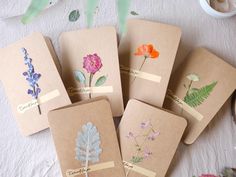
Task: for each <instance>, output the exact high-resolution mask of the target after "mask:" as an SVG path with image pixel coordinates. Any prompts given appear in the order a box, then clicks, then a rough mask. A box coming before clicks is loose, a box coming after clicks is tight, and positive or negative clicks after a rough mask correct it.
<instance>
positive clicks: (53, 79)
mask: <svg viewBox="0 0 236 177" xmlns="http://www.w3.org/2000/svg"><path fill="white" fill-rule="evenodd" d="M0 58H1V66H0V80H1V81H2V83H3V87H4V89H5V92H6V95H7V98H8V100H9V104H10V106H11V109H12V112H13V115H14V117H15V119H16V121H17V123H18V125H19V128H20V131H21V132H22V133H23V135H31V134H34V133H36V132H39V131H41V130H43V129H46V128H48V127H49V125H48V119H47V113H48V111H49V110H52V109H55V108H58V107H61V106H65V105H68V104H70V103H71V101H70V99H69V97H68V95H67V92H66V90H65V87H64V85H63V82H62V80H61V78H60V75H59V73H58V62H56V61H57V60H56V54H55V52H54V51H53V47H52V45H51V43H50V40H49V39H48V38H45V37H44V36H43V35H42V34H40V33H33V34H32V35H30V36H28V37H25V38H24V39H22V40H20V41H18V42H16V43H14V44H12V45H9V46H8V47H5V48H3V49H1V51H0Z"/></svg>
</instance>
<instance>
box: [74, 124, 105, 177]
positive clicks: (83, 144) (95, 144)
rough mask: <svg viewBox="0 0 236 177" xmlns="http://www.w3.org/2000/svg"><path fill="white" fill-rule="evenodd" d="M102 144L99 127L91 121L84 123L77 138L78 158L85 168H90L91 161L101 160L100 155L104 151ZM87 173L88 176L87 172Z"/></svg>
mask: <svg viewBox="0 0 236 177" xmlns="http://www.w3.org/2000/svg"><path fill="white" fill-rule="evenodd" d="M100 145H101V140H100V135H99V132H98V130H97V128H96V127H95V126H94V125H93V124H92V123H91V122H88V123H87V124H84V125H83V127H82V131H81V132H79V133H78V136H77V139H76V159H77V160H79V161H80V162H81V164H82V165H83V166H85V169H87V168H88V166H89V162H92V163H96V162H99V155H100V154H101V152H102V149H101V148H100ZM85 175H86V176H88V174H87V173H86V174H85Z"/></svg>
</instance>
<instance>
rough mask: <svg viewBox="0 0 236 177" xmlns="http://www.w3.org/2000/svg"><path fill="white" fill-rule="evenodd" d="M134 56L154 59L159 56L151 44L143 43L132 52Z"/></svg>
mask: <svg viewBox="0 0 236 177" xmlns="http://www.w3.org/2000/svg"><path fill="white" fill-rule="evenodd" d="M134 55H136V56H144V57H145V58H152V59H156V58H158V56H159V52H158V51H157V50H156V49H154V47H153V45H152V44H143V45H142V46H140V47H139V48H137V50H136V52H135V53H134Z"/></svg>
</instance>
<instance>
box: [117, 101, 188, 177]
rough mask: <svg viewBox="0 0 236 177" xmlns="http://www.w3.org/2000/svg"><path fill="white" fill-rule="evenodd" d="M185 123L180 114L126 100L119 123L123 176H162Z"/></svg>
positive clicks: (174, 150)
mask: <svg viewBox="0 0 236 177" xmlns="http://www.w3.org/2000/svg"><path fill="white" fill-rule="evenodd" d="M186 126H187V122H186V120H185V119H184V118H182V117H179V116H177V115H174V114H171V113H168V112H166V111H164V110H161V109H157V108H155V107H152V106H150V105H147V104H145V103H142V102H140V101H137V100H130V101H129V102H128V105H127V107H126V109H125V112H124V115H123V117H122V119H121V123H120V126H119V140H120V147H121V153H122V158H123V163H124V167H125V170H126V176H128V177H164V176H165V174H166V172H167V169H168V168H169V165H170V163H171V161H172V158H173V156H174V154H175V152H176V149H177V147H178V144H179V142H180V140H181V137H182V135H183V133H184V130H185V128H186Z"/></svg>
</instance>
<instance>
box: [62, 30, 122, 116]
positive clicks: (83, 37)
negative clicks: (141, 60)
mask: <svg viewBox="0 0 236 177" xmlns="http://www.w3.org/2000/svg"><path fill="white" fill-rule="evenodd" d="M60 48H61V56H62V77H63V80H64V84H65V86H66V88H67V92H68V94H69V96H70V98H71V100H72V102H77V101H81V100H85V99H90V98H94V97H97V96H107V97H108V99H109V101H110V103H111V108H112V113H113V116H115V117H116V116H121V115H122V113H123V109H124V108H123V97H122V89H121V79H120V69H119V60H118V49H117V36H116V31H115V29H114V28H113V27H102V28H95V29H84V30H78V31H71V32H65V33H62V35H61V36H60Z"/></svg>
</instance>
